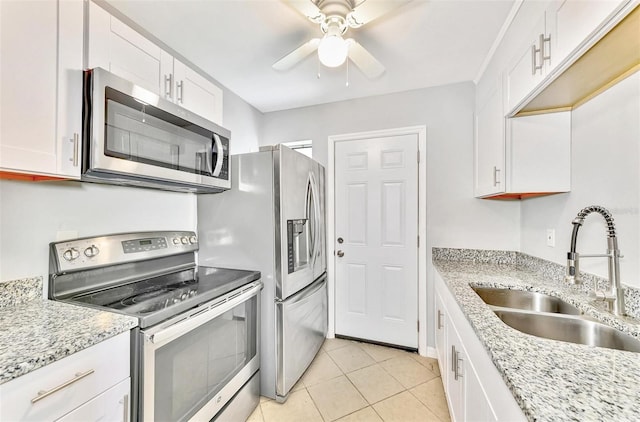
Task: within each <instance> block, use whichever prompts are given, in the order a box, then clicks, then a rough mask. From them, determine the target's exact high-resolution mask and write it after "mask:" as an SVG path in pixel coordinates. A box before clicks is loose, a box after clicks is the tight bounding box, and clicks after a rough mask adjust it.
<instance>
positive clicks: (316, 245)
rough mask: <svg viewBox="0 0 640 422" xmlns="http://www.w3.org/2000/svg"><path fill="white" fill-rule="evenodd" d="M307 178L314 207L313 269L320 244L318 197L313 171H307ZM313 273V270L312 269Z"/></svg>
mask: <svg viewBox="0 0 640 422" xmlns="http://www.w3.org/2000/svg"><path fill="white" fill-rule="evenodd" d="M309 180H310V181H311V196H312V197H313V208H314V213H313V218H314V222H313V242H314V244H313V260H312V261H311V262H312V265H311V268H312V269H315V265H316V260H317V259H318V248H319V247H320V246H321V245H320V235H321V234H320V233H319V229H320V227H321V226H320V198H319V197H318V192H317V190H318V183H317V181H316V178H315V176H314V174H313V173H309ZM314 274H315V271H314Z"/></svg>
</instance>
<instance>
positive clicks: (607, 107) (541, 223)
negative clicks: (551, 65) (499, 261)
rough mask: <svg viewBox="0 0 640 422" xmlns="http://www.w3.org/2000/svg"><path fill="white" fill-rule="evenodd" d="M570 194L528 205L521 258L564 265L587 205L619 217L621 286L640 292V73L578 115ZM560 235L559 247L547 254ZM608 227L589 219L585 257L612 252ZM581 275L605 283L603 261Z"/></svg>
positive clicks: (586, 263)
mask: <svg viewBox="0 0 640 422" xmlns="http://www.w3.org/2000/svg"><path fill="white" fill-rule="evenodd" d="M571 118H572V122H571V148H572V151H571V167H572V168H571V192H570V193H567V194H560V195H554V196H549V197H545V198H536V199H530V200H525V201H522V215H521V221H522V226H521V251H522V252H525V253H528V254H531V255H535V256H539V257H541V258H544V259H548V260H550V261H554V262H558V263H560V264H563V265H564V264H565V263H566V253H567V251H568V250H569V243H570V238H571V229H572V225H571V220H573V218H574V217H575V215H576V214H577V213H578V211H579V210H580V209H582V208H584V207H585V206H588V205H594V204H595V205H602V206H604V207H605V208H607V209H608V210H609V211H611V213H612V214H613V217H614V219H615V224H616V228H617V232H618V238H619V240H618V241H619V246H620V250H621V251H622V253H623V254H624V258H622V259H621V261H620V267H621V275H622V281H623V283H625V284H628V285H633V286H636V287H640V263H639V260H640V248H639V243H640V241H639V237H640V222H639V218H638V208H639V206H640V155H639V154H640V72H636V73H635V74H634V75H633V76H631V77H629V78H627V79H626V80H624V81H622V82H621V83H619V84H617V85H615V86H613V87H612V88H610V89H609V90H607V91H606V92H604V93H602V94H601V95H599V96H598V97H596V98H594V99H592V100H591V101H589V102H587V103H586V104H584V105H582V106H581V107H579V108H577V109H575V110H574V111H573V112H572V116H571ZM548 228H550V229H555V231H556V247H555V248H551V247H548V246H546V240H545V234H546V229H548ZM606 247H607V243H606V235H605V225H604V220H603V219H602V218H601V217H599V216H598V215H591V216H589V217H587V219H586V220H585V224H584V226H583V227H582V228H581V229H580V231H579V235H578V245H577V249H578V252H580V253H604V252H605V251H606ZM580 268H581V269H582V270H585V271H587V272H591V273H595V274H598V275H601V276H603V277H606V276H607V264H606V260H605V259H603V258H588V259H587V258H585V259H583V260H582V261H581V262H580Z"/></svg>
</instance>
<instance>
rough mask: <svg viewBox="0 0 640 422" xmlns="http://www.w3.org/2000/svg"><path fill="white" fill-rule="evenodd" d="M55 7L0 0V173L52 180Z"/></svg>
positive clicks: (47, 3)
mask: <svg viewBox="0 0 640 422" xmlns="http://www.w3.org/2000/svg"><path fill="white" fill-rule="evenodd" d="M57 24H58V4H57V2H53V1H48V0H42V1H0V51H2V54H1V55H0V91H1V92H2V95H0V169H2V170H6V171H14V172H26V173H40V174H42V173H44V174H52V175H54V174H55V173H56V171H57V168H58V163H57V152H56V142H55V137H56V113H55V110H56V85H57V72H56V59H57V58H56V52H57V29H58V25H57Z"/></svg>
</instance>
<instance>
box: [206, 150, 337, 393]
mask: <svg viewBox="0 0 640 422" xmlns="http://www.w3.org/2000/svg"><path fill="white" fill-rule="evenodd" d="M231 172H232V177H231V181H232V185H231V189H230V190H228V191H226V192H224V193H220V194H215V195H199V196H198V234H199V237H200V251H199V256H198V261H199V264H200V265H205V266H216V267H230V268H242V269H250V270H259V271H260V272H261V273H262V282H263V283H264V289H263V291H262V300H261V317H262V318H261V330H260V331H261V342H260V345H261V350H260V356H261V358H260V373H261V394H262V395H263V396H267V397H270V398H273V399H276V400H278V401H280V402H282V401H284V400H286V398H287V395H288V394H289V391H290V390H291V388H292V387H293V385H294V384H295V383H296V381H298V379H299V378H300V377H301V376H302V374H303V373H304V371H305V370H306V369H307V367H308V366H309V364H310V363H311V361H312V360H313V358H314V357H315V355H316V353H317V352H318V350H319V349H320V346H322V342H323V341H324V338H325V336H326V334H327V316H328V315H327V281H326V267H327V265H326V264H327V259H326V235H325V200H324V197H325V194H324V187H325V174H324V167H322V166H321V165H320V164H319V163H317V162H316V161H313V160H312V159H310V158H308V157H306V156H304V155H303V154H300V153H298V152H296V151H294V150H291V149H289V148H287V147H285V146H281V145H278V146H275V147H267V148H261V150H260V152H255V153H248V154H241V155H235V156H232V157H231ZM229 341H233V339H229Z"/></svg>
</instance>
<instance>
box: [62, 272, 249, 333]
mask: <svg viewBox="0 0 640 422" xmlns="http://www.w3.org/2000/svg"><path fill="white" fill-rule="evenodd" d="M259 278H260V273H259V272H257V271H244V270H232V269H226V268H212V267H194V268H191V269H188V270H183V271H179V272H176V273H171V274H166V275H162V276H158V277H153V278H149V279H146V280H141V281H137V282H134V283H129V284H125V285H121V286H117V287H112V288H109V289H105V290H100V291H96V292H92V293H84V294H81V295H77V296H73V297H71V298H68V299H67V301H69V302H75V303H81V304H85V305H88V306H92V307H97V308H108V309H110V310H113V311H116V312H119V313H123V314H126V315H130V316H135V317H138V318H139V324H140V327H142V328H144V327H148V326H150V325H153V324H156V323H158V322H160V321H163V320H164V319H167V318H170V317H172V316H174V315H177V314H178V313H179V312H182V311H184V310H186V309H190V308H192V307H195V306H198V305H201V304H203V303H205V302H208V301H210V300H212V299H215V298H216V297H218V296H222V295H224V294H226V293H229V292H231V291H233V290H235V289H237V288H239V287H242V286H243V285H245V284H247V283H250V282H252V281H255V280H257V279H259Z"/></svg>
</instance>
